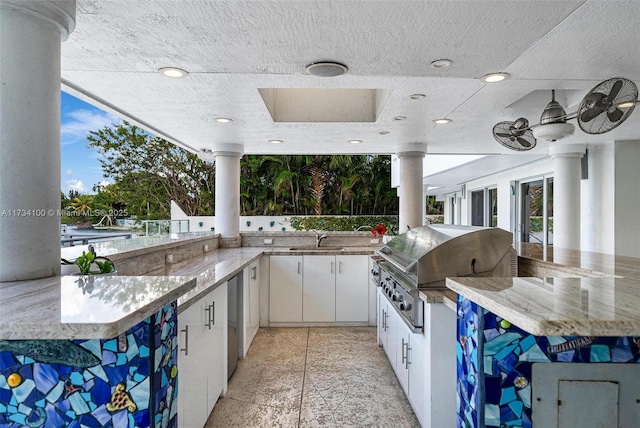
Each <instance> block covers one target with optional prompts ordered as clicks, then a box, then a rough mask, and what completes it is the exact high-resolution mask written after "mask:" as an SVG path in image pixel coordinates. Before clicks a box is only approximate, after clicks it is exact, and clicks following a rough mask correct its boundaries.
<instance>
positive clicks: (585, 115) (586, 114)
mask: <svg viewBox="0 0 640 428" xmlns="http://www.w3.org/2000/svg"><path fill="white" fill-rule="evenodd" d="M605 110H606V109H605V108H604V106H603V105H597V106H594V107H591V108H590V109H587V110H585V111H583V112H582V114H581V115H580V120H581V121H583V122H585V123H586V122H590V121H592V120H593V119H595V118H596V117H598V115H599V114H600V113H602V112H603V111H605Z"/></svg>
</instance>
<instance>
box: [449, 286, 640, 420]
mask: <svg viewBox="0 0 640 428" xmlns="http://www.w3.org/2000/svg"><path fill="white" fill-rule="evenodd" d="M457 308H458V321H457V322H458V329H457V340H458V344H457V346H458V351H457V354H458V355H457V368H458V380H457V382H458V384H457V395H458V411H457V421H458V422H457V426H458V427H459V428H461V427H464V428H467V427H469V428H471V427H473V428H476V427H482V426H486V427H510V426H514V427H523V428H531V381H532V378H531V368H532V365H533V364H534V363H551V362H565V363H603V362H605V363H607V362H608V363H632V364H633V363H639V362H640V337H591V336H534V335H531V334H529V333H527V332H526V331H524V330H522V329H520V328H518V327H517V326H515V325H512V324H511V323H510V322H509V321H508V320H505V319H502V318H500V317H499V316H497V315H495V314H493V313H491V312H488V311H486V310H485V309H484V308H482V307H480V306H477V305H476V304H475V303H473V302H471V301H470V300H468V299H466V298H464V297H462V296H458V305H457Z"/></svg>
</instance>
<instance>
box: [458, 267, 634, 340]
mask: <svg viewBox="0 0 640 428" xmlns="http://www.w3.org/2000/svg"><path fill="white" fill-rule="evenodd" d="M447 287H448V288H450V289H451V290H453V291H455V292H456V293H458V294H460V295H462V296H464V297H466V298H468V299H469V300H471V301H473V302H475V303H477V304H478V305H480V306H482V307H483V308H485V309H487V310H489V311H491V312H493V313H495V314H496V315H498V316H500V317H503V318H504V319H506V320H507V321H509V322H511V323H512V324H514V325H517V326H518V327H520V328H522V329H523V330H525V331H527V332H529V333H531V334H534V335H537V336H633V335H638V334H640V314H639V312H638V307H640V287H638V280H637V279H633V278H629V279H625V278H479V277H475V278H473V277H462V278H448V279H447Z"/></svg>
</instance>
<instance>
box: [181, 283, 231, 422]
mask: <svg viewBox="0 0 640 428" xmlns="http://www.w3.org/2000/svg"><path fill="white" fill-rule="evenodd" d="M206 299H207V301H206V303H207V304H209V305H210V306H209V308H210V312H209V311H207V313H206V315H207V316H210V317H211V322H210V323H209V325H208V326H207V327H205V343H206V344H207V355H206V357H205V361H206V364H207V368H206V370H205V372H203V373H206V374H207V385H208V388H207V418H208V417H209V414H210V413H211V411H212V410H213V406H215V404H216V402H217V401H218V398H220V395H221V394H222V392H223V391H224V389H225V387H226V385H227V361H226V359H227V340H226V331H227V285H226V283H225V284H224V285H221V286H219V287H218V288H216V289H215V290H213V291H212V292H211V293H210V294H209V296H207V298H206ZM201 376H202V374H201ZM204 422H206V418H205V421H204ZM204 422H203V424H204ZM182 426H190V425H182ZM198 426H200V425H198Z"/></svg>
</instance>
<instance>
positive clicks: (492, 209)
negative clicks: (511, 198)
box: [487, 188, 498, 227]
mask: <svg viewBox="0 0 640 428" xmlns="http://www.w3.org/2000/svg"><path fill="white" fill-rule="evenodd" d="M487 193H488V204H487V205H488V206H489V224H488V226H491V227H498V189H496V188H493V189H489V190H488V192H487Z"/></svg>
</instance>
